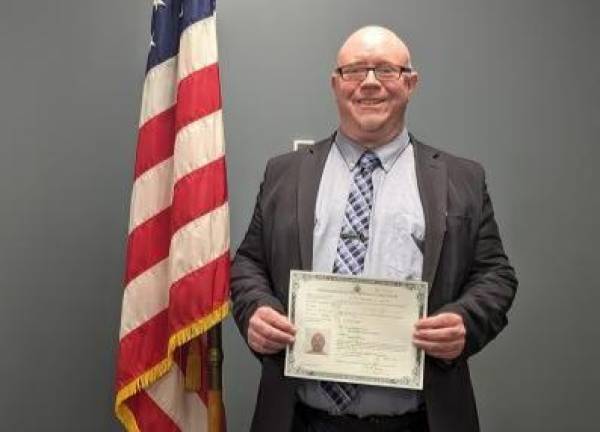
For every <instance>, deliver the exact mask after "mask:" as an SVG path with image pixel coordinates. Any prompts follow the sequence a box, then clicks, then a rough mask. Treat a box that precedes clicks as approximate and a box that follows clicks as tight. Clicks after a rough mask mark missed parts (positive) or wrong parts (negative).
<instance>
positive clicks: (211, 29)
mask: <svg viewBox="0 0 600 432" xmlns="http://www.w3.org/2000/svg"><path fill="white" fill-rule="evenodd" d="M216 37H217V32H216V19H215V17H210V18H207V19H205V20H203V21H198V22H196V23H195V24H193V25H191V26H190V27H189V28H188V29H186V31H185V32H184V33H183V34H182V35H181V53H180V54H179V55H177V56H174V57H171V58H169V59H168V60H166V61H164V62H163V63H160V64H158V65H156V66H155V67H154V68H152V69H151V70H150V71H148V73H147V75H146V79H145V80H144V92H143V96H142V108H141V111H140V126H143V125H144V124H145V123H146V122H147V121H148V120H150V119H151V118H152V117H154V116H156V115H158V114H160V113H162V112H163V111H166V110H167V109H169V108H170V107H172V106H173V105H175V101H176V89H177V85H178V84H179V81H181V79H182V78H185V77H186V76H187V75H190V74H191V73H192V72H195V71H197V70H200V69H203V68H205V67H207V66H209V65H211V64H214V63H216V62H217V61H218V52H217V41H216Z"/></svg>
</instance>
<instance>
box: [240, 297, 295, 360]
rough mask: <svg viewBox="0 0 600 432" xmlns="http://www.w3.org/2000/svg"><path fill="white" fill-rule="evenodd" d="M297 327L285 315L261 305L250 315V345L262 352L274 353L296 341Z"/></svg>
mask: <svg viewBox="0 0 600 432" xmlns="http://www.w3.org/2000/svg"><path fill="white" fill-rule="evenodd" d="M295 334H296V329H295V328H294V326H293V325H292V323H290V321H289V320H288V319H287V317H286V316H285V315H282V314H280V313H279V312H277V311H276V310H275V309H273V308H270V307H268V306H261V307H259V308H258V309H256V311H254V313H253V314H252V316H251V317H250V322H249V324H248V345H250V348H252V349H253V350H254V351H256V352H258V353H260V354H274V353H276V352H279V351H281V350H282V349H283V348H285V346H286V345H289V344H291V343H293V342H294V335H295Z"/></svg>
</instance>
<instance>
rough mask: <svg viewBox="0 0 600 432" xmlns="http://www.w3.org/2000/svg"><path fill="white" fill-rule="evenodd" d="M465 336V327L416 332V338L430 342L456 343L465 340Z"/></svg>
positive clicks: (425, 329)
mask: <svg viewBox="0 0 600 432" xmlns="http://www.w3.org/2000/svg"><path fill="white" fill-rule="evenodd" d="M465 334H466V331H465V328H464V327H463V326H453V327H445V328H423V329H420V330H415V332H414V336H415V337H416V338H418V339H422V340H425V341H430V342H456V341H459V340H462V339H464V338H465Z"/></svg>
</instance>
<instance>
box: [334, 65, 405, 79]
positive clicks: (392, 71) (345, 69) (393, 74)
mask: <svg viewBox="0 0 600 432" xmlns="http://www.w3.org/2000/svg"><path fill="white" fill-rule="evenodd" d="M335 71H336V72H337V73H338V75H339V76H340V77H341V78H342V79H343V80H344V81H354V82H358V81H364V80H365V79H367V76H368V75H369V71H373V73H374V74H375V78H377V79H378V80H379V81H394V80H399V79H400V77H401V76H402V74H403V73H410V72H412V68H410V67H407V66H394V65H381V66H362V65H348V66H340V67H338V68H336V69H335Z"/></svg>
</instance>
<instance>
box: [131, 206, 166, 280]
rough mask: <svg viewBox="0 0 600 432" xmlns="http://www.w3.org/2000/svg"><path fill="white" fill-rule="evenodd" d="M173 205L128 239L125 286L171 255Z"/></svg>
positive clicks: (139, 227) (149, 220)
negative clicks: (170, 227)
mask: <svg viewBox="0 0 600 432" xmlns="http://www.w3.org/2000/svg"><path fill="white" fill-rule="evenodd" d="M170 223H171V207H168V208H166V209H165V210H163V211H161V212H160V213H157V214H156V215H154V216H153V217H151V218H150V219H148V220H147V221H146V222H144V223H143V224H141V225H139V226H138V227H136V228H135V229H134V230H133V231H132V232H131V234H129V238H128V240H127V268H126V269H125V286H127V284H128V283H129V282H130V281H131V280H133V279H135V278H136V277H137V276H139V275H140V274H142V273H143V272H145V271H146V270H148V269H149V268H150V267H152V266H154V265H156V264H157V263H159V262H160V261H162V260H163V259H165V258H166V257H167V256H168V255H169V244H170V241H171V236H170V234H169V226H170Z"/></svg>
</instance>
